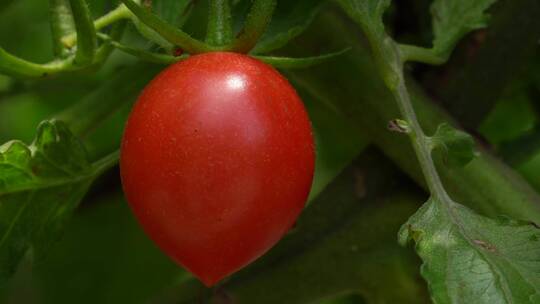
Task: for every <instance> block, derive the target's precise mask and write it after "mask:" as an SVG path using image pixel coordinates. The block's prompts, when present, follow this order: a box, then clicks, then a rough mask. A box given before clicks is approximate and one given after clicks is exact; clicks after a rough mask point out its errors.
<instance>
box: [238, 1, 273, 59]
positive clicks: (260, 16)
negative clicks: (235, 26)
mask: <svg viewBox="0 0 540 304" xmlns="http://www.w3.org/2000/svg"><path fill="white" fill-rule="evenodd" d="M275 8H276V0H255V1H254V3H253V6H252V7H251V10H250V12H249V14H248V16H247V19H246V22H245V24H244V28H243V29H242V31H241V32H240V34H239V35H238V37H237V38H236V39H235V41H234V43H233V45H232V50H233V51H235V52H239V53H249V51H251V50H252V49H253V48H254V47H255V44H256V43H257V41H259V38H261V36H262V35H263V34H264V32H265V31H266V28H267V27H268V24H269V23H270V20H271V19H272V15H273V13H274V9H275Z"/></svg>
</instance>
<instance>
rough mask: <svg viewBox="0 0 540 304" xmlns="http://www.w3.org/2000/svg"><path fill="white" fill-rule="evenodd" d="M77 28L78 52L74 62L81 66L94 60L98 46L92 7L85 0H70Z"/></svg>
mask: <svg viewBox="0 0 540 304" xmlns="http://www.w3.org/2000/svg"><path fill="white" fill-rule="evenodd" d="M69 2H70V4H71V11H72V13H73V20H74V21H75V29H76V31H77V37H79V38H78V39H77V52H76V54H75V60H74V63H75V64H76V65H79V66H84V65H88V64H90V63H91V62H92V61H93V60H94V56H95V53H96V48H97V38H96V30H95V28H94V23H93V20H92V16H91V15H90V9H89V8H88V5H87V4H86V1H84V0H69Z"/></svg>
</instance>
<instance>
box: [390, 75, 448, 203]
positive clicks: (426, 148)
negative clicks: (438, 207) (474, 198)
mask: <svg viewBox="0 0 540 304" xmlns="http://www.w3.org/2000/svg"><path fill="white" fill-rule="evenodd" d="M392 94H393V95H394V98H395V99H396V101H397V104H398V107H399V110H400V112H401V115H403V118H404V119H405V120H406V121H407V122H408V123H409V127H410V132H409V133H408V134H409V136H410V138H411V141H412V144H413V148H414V150H415V152H416V156H417V157H418V161H419V163H420V167H421V169H422V173H423V174H424V177H425V179H426V183H427V186H428V188H429V191H430V193H431V195H432V196H433V197H434V198H435V199H436V200H437V201H441V202H451V201H452V200H451V199H450V196H449V195H448V193H447V192H446V190H445V189H444V186H443V184H442V182H441V178H440V177H439V174H438V173H437V168H436V167H435V162H434V161H433V157H432V154H431V145H430V142H429V138H428V137H427V136H426V135H425V133H424V131H423V130H422V127H421V126H420V122H419V121H418V118H417V117H416V113H415V111H414V108H413V106H412V103H411V98H410V96H409V92H408V91H407V87H406V85H405V79H404V77H403V73H401V75H399V82H398V85H397V86H396V87H395V89H393V90H392Z"/></svg>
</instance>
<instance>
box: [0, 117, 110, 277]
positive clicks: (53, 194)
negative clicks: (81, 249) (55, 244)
mask: <svg viewBox="0 0 540 304" xmlns="http://www.w3.org/2000/svg"><path fill="white" fill-rule="evenodd" d="M114 158H115V157H113V158H112V159H104V160H103V161H102V162H99V163H96V164H90V163H89V161H88V159H87V156H86V151H85V150H84V147H83V146H82V144H81V143H80V142H79V140H78V139H77V138H76V137H74V136H73V135H72V134H71V132H70V131H69V130H68V128H67V126H66V125H65V124H64V123H62V122H60V121H44V122H42V123H41V124H40V126H39V127H38V130H37V135H36V138H35V139H34V141H33V143H32V144H31V145H25V144H24V143H22V142H20V141H11V142H8V143H6V144H4V145H2V146H0V282H2V281H4V280H5V279H7V278H8V277H9V276H10V275H11V274H12V273H13V271H14V270H15V269H16V267H17V265H18V263H19V261H20V260H21V259H22V257H23V256H24V255H25V254H26V252H27V251H28V250H29V249H30V248H32V249H33V253H34V255H35V256H37V257H39V256H40V255H41V254H42V253H43V251H45V250H46V248H47V247H48V246H49V245H50V243H51V241H52V240H53V239H54V238H56V234H57V233H58V231H59V230H60V229H61V228H62V226H63V224H64V222H65V220H66V219H67V218H68V217H69V215H70V214H71V212H72V210H73V209H74V207H75V206H77V204H78V202H79V201H80V200H81V199H82V197H83V196H84V194H85V193H86V191H87V190H88V187H89V186H90V184H91V183H92V181H93V179H94V178H95V177H96V176H97V175H98V174H99V173H101V172H102V171H103V170H105V169H106V168H108V167H109V166H110V165H111V164H114V163H115V159H114Z"/></svg>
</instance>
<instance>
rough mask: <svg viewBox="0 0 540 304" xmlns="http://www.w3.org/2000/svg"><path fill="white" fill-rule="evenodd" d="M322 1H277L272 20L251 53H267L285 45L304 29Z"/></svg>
mask: <svg viewBox="0 0 540 304" xmlns="http://www.w3.org/2000/svg"><path fill="white" fill-rule="evenodd" d="M324 2H325V1H324V0H295V1H278V4H277V6H276V9H275V11H274V15H273V16H272V21H271V22H270V24H269V25H268V28H267V29H266V32H265V33H264V35H263V36H262V37H261V39H260V40H259V42H258V43H257V45H256V46H255V48H254V49H253V51H252V53H253V54H262V53H268V52H271V51H274V50H276V49H279V48H281V47H283V46H285V45H286V44H287V43H288V42H289V41H290V40H292V39H294V38H295V37H297V36H298V35H300V34H301V33H302V32H304V30H306V28H307V27H308V26H309V25H310V24H311V22H312V21H313V19H314V18H315V16H316V15H317V13H318V12H319V10H320V8H321V6H322V4H323V3H324Z"/></svg>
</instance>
